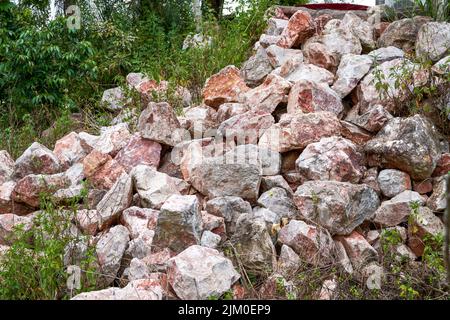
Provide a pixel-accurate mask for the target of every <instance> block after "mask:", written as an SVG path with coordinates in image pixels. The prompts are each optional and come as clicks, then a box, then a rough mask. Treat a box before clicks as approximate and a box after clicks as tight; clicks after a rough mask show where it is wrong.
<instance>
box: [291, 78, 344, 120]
mask: <svg viewBox="0 0 450 320" xmlns="http://www.w3.org/2000/svg"><path fill="white" fill-rule="evenodd" d="M343 109H344V106H343V105H342V102H341V98H340V97H339V96H338V95H337V94H336V92H334V91H333V90H331V89H330V87H328V86H327V85H326V84H321V83H317V82H313V81H308V80H300V81H297V82H296V83H295V84H294V86H293V87H292V89H291V91H290V93H289V98H288V105H287V111H288V113H297V112H305V113H308V112H317V111H329V112H332V113H334V114H335V115H339V114H340V113H341V112H342V111H343Z"/></svg>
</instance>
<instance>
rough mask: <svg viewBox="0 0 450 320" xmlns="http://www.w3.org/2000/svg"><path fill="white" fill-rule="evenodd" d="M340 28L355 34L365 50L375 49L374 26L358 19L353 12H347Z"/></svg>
mask: <svg viewBox="0 0 450 320" xmlns="http://www.w3.org/2000/svg"><path fill="white" fill-rule="evenodd" d="M339 27H340V28H341V29H344V30H347V31H348V32H351V33H353V35H355V36H356V37H357V38H358V39H359V41H360V42H361V45H362V47H363V48H364V49H373V48H375V46H376V44H375V40H374V28H373V26H372V25H371V24H370V23H369V22H367V21H365V20H363V19H361V18H360V17H358V16H357V15H356V14H354V13H353V12H347V13H346V14H345V16H344V17H343V18H342V21H341V23H340V25H339Z"/></svg>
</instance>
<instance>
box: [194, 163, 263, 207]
mask: <svg viewBox="0 0 450 320" xmlns="http://www.w3.org/2000/svg"><path fill="white" fill-rule="evenodd" d="M225 160H226V159H225V158H224V157H216V158H208V159H205V160H204V161H203V162H201V163H199V164H196V165H195V166H194V167H193V168H192V171H191V175H190V179H189V180H190V182H191V184H192V186H193V187H194V188H195V189H197V190H198V191H199V192H201V193H202V194H204V195H206V196H208V197H210V198H215V197H224V196H238V197H241V198H243V199H245V200H249V201H255V200H256V199H257V197H258V191H259V186H260V183H261V174H262V168H261V165H260V164H251V163H248V164H246V163H239V162H236V163H233V161H230V162H231V163H226V162H225Z"/></svg>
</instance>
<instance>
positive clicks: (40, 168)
mask: <svg viewBox="0 0 450 320" xmlns="http://www.w3.org/2000/svg"><path fill="white" fill-rule="evenodd" d="M60 171H61V164H60V162H59V159H58V157H57V156H56V155H55V154H54V153H53V152H52V151H50V150H49V149H48V148H46V147H45V146H43V145H42V144H40V143H38V142H33V144H32V145H31V146H30V147H29V148H28V149H27V150H25V152H24V153H23V154H22V155H21V156H20V157H19V158H18V159H17V160H16V162H15V173H14V176H15V178H17V179H20V178H23V177H25V176H26V175H29V174H54V173H58V172H60Z"/></svg>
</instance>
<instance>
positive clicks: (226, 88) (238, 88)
mask: <svg viewBox="0 0 450 320" xmlns="http://www.w3.org/2000/svg"><path fill="white" fill-rule="evenodd" d="M248 90H250V88H249V87H247V85H246V84H245V82H244V80H243V79H242V78H241V76H240V71H239V69H238V68H236V67H235V66H227V67H225V68H223V69H222V70H220V71H219V72H218V73H216V74H215V75H213V76H211V77H210V78H209V79H208V80H206V83H205V86H204V88H203V91H202V96H203V101H204V103H205V104H206V105H208V106H210V107H213V108H216V109H217V108H218V107H219V106H220V105H221V104H223V103H227V102H239V101H240V99H241V96H242V94H244V93H245V92H247V91H248Z"/></svg>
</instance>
